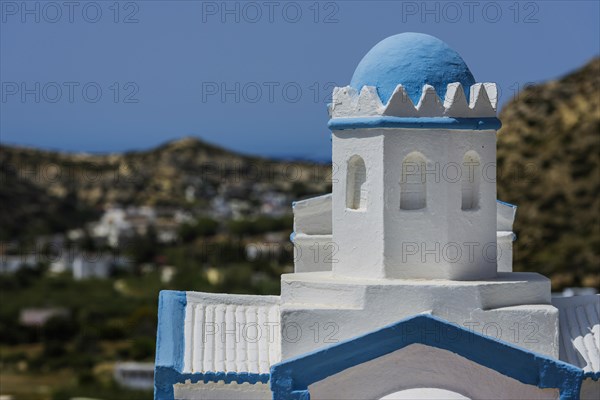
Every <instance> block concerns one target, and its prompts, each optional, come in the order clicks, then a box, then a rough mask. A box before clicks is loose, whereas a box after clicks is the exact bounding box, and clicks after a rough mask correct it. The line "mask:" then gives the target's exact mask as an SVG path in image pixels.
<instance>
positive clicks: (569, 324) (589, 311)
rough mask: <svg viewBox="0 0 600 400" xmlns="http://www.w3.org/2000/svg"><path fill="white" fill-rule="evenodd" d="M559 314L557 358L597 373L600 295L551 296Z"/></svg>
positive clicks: (599, 361) (598, 367) (598, 361)
mask: <svg viewBox="0 0 600 400" xmlns="http://www.w3.org/2000/svg"><path fill="white" fill-rule="evenodd" d="M552 304H553V305H554V306H555V307H556V308H558V310H559V315H560V359H561V360H563V361H566V362H568V363H569V364H573V365H576V366H578V367H579V368H582V369H583V370H584V371H586V372H600V295H598V294H593V295H587V296H573V297H554V298H553V299H552Z"/></svg>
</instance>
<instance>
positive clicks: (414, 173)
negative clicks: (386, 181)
mask: <svg viewBox="0 0 600 400" xmlns="http://www.w3.org/2000/svg"><path fill="white" fill-rule="evenodd" d="M426 165H427V164H426V161H425V156H423V154H421V153H419V152H416V151H415V152H412V153H410V154H409V155H407V156H406V157H404V160H402V172H401V175H400V209H401V210H420V209H422V208H425V207H426V206H427V182H426V170H425V169H426Z"/></svg>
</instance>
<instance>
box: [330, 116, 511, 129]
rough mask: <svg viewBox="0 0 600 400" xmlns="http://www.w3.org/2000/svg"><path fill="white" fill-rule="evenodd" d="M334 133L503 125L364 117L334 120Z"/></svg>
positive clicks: (498, 124) (463, 120)
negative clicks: (356, 130) (371, 129)
mask: <svg viewBox="0 0 600 400" xmlns="http://www.w3.org/2000/svg"><path fill="white" fill-rule="evenodd" d="M327 126H328V127H329V129H331V130H334V131H339V130H346V129H366V128H410V129H463V130H496V131H497V130H498V129H500V127H501V126H502V123H501V122H500V120H499V119H498V118H495V117H493V118H450V117H431V118H429V117H428V118H405V117H387V116H382V117H362V118H333V119H330V120H329V122H328V123H327Z"/></svg>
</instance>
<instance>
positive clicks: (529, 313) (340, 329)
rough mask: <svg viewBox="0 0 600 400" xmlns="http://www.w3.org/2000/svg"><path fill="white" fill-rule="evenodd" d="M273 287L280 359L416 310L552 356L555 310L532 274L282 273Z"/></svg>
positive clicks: (543, 281) (542, 281)
mask: <svg viewBox="0 0 600 400" xmlns="http://www.w3.org/2000/svg"><path fill="white" fill-rule="evenodd" d="M281 283H282V285H281V323H282V330H281V337H282V343H281V351H282V359H284V360H285V359H287V358H290V357H294V356H297V355H300V354H302V353H305V352H308V351H311V350H314V349H317V348H319V347H322V346H325V345H328V344H332V343H337V342H339V341H340V340H344V339H349V338H351V337H354V336H357V335H360V334H364V333H368V332H370V331H372V330H375V329H378V328H381V327H382V326H385V325H387V324H391V323H394V322H397V321H399V320H401V319H403V318H407V317H410V316H413V315H416V314H420V313H431V314H433V315H435V316H438V317H440V318H443V319H446V320H447V321H450V322H453V323H456V324H458V325H459V326H461V327H464V328H466V329H471V330H474V331H475V332H477V333H482V334H485V335H487V336H491V337H494V338H498V339H501V340H504V341H507V342H509V343H513V344H515V345H517V346H520V347H524V348H526V349H529V350H532V351H535V352H538V353H541V354H545V355H548V356H551V357H555V358H558V310H557V309H556V308H555V307H553V306H552V305H551V304H550V280H549V279H547V278H545V277H543V276H541V275H539V274H534V273H501V274H499V276H498V277H497V278H495V279H490V280H486V281H450V280H417V279H366V278H363V279H356V278H343V277H339V276H335V275H333V274H332V273H330V272H315V273H304V274H289V275H283V276H282V282H281Z"/></svg>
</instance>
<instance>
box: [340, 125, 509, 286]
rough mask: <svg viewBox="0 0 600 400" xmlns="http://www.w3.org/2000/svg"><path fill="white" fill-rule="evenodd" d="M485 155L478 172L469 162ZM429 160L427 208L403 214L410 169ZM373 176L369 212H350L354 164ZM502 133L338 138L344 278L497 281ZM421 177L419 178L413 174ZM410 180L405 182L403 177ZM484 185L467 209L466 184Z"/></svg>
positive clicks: (403, 132) (368, 133)
mask: <svg viewBox="0 0 600 400" xmlns="http://www.w3.org/2000/svg"><path fill="white" fill-rule="evenodd" d="M473 151H475V152H477V154H478V156H479V165H478V166H469V165H465V164H464V163H463V157H464V156H465V154H466V153H467V152H473ZM414 152H418V153H420V154H422V155H423V156H424V157H425V160H426V169H425V170H424V171H423V174H424V176H423V178H424V181H425V192H426V194H425V197H426V206H425V208H422V209H417V210H406V209H401V208H400V207H401V206H400V204H401V190H400V182H401V181H402V180H403V179H406V174H403V173H402V162H403V160H404V159H405V157H407V156H408V155H410V154H412V153H414ZM355 156H360V157H362V159H363V160H364V162H365V165H366V170H367V181H366V184H365V185H366V188H367V191H368V196H367V201H366V207H365V208H364V209H360V210H352V209H348V208H347V207H346V185H347V182H346V177H347V175H348V174H347V168H348V160H350V159H351V158H352V157H355ZM495 159H496V132H495V131H472V130H468V131H467V130H465V131H460V130H451V131H450V130H426V129H399V128H394V129H391V128H386V129H382V128H380V129H352V130H343V131H334V132H333V163H334V173H335V179H334V182H333V201H332V207H333V241H334V243H336V245H338V246H339V253H338V254H339V257H336V258H338V259H339V262H337V263H334V264H333V271H334V274H336V275H345V276H352V277H369V278H409V279H410V278H425V279H435V278H437V279H440V278H441V279H460V280H472V279H487V278H492V277H494V276H495V275H496V270H497V268H496V265H497V263H496V179H495V172H496V171H495ZM413 174H414V173H413ZM403 175H404V177H403ZM463 176H464V177H467V176H473V178H474V179H477V180H478V181H479V184H478V185H477V188H478V189H477V191H476V194H475V196H476V197H477V198H478V205H477V206H476V207H475V208H474V209H471V210H462V209H461V202H462V190H461V188H462V186H461V185H462V183H461V182H462V181H461V177H463Z"/></svg>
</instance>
